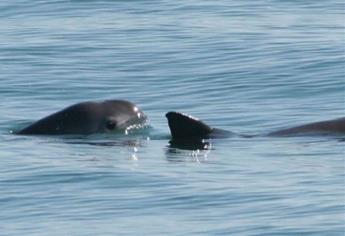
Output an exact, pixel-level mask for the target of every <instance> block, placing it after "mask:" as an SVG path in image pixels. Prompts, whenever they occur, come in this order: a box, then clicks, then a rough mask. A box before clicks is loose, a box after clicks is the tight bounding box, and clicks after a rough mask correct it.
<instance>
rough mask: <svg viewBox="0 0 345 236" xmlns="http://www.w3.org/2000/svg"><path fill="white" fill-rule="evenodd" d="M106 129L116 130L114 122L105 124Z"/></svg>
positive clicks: (110, 121)
mask: <svg viewBox="0 0 345 236" xmlns="http://www.w3.org/2000/svg"><path fill="white" fill-rule="evenodd" d="M106 127H107V129H109V130H114V129H115V128H116V121H112V120H109V121H107V124H106Z"/></svg>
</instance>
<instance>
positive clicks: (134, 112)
mask: <svg viewBox="0 0 345 236" xmlns="http://www.w3.org/2000/svg"><path fill="white" fill-rule="evenodd" d="M100 105H102V110H103V113H104V119H103V120H102V122H101V123H100V127H99V129H100V131H101V132H112V131H114V130H128V129H132V128H140V127H142V126H143V125H145V123H146V122H147V116H146V115H145V114H144V113H143V112H142V110H141V109H140V108H139V107H138V106H136V105H135V104H133V103H131V102H129V101H125V100H107V101H104V102H102V103H101V104H100Z"/></svg>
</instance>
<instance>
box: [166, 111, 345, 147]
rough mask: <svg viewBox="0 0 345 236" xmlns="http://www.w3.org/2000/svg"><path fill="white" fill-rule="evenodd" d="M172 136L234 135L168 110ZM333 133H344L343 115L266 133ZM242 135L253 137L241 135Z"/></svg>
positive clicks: (206, 136)
mask: <svg viewBox="0 0 345 236" xmlns="http://www.w3.org/2000/svg"><path fill="white" fill-rule="evenodd" d="M166 117H167V119H168V124H169V128H170V132H171V136H172V140H174V141H176V140H188V139H189V140H191V139H195V140H197V139H209V138H227V137H230V136H232V135H234V133H233V132H230V131H227V130H222V129H217V128H211V127H210V126H208V125H207V124H205V123H204V122H202V121H200V120H198V119H197V118H194V117H192V116H189V115H186V114H183V113H179V112H168V113H167V114H166ZM313 134H314V135H332V134H333V135H334V134H345V117H343V118H339V119H334V120H327V121H321V122H315V123H310V124H306V125H301V126H297V127H293V128H289V129H283V130H279V131H275V132H271V133H268V134H267V135H268V136H294V135H295V136H296V135H313ZM241 136H243V137H253V136H248V135H241Z"/></svg>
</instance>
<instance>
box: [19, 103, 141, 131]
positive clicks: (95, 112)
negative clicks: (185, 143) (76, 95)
mask: <svg viewBox="0 0 345 236" xmlns="http://www.w3.org/2000/svg"><path fill="white" fill-rule="evenodd" d="M146 120H147V117H146V115H145V114H144V113H143V112H142V111H141V110H140V109H139V108H138V107H137V106H136V105H135V104H133V103H131V102H129V101H125V100H107V101H103V102H82V103H77V104H75V105H72V106H70V107H67V108H65V109H63V110H61V111H58V112H56V113H54V114H52V115H49V116H47V117H44V118H42V119H40V120H38V121H37V122H35V123H33V124H32V125H29V126H28V127H26V128H24V129H22V130H20V131H19V132H18V133H17V134H40V135H44V134H47V135H64V134H84V135H85V134H94V133H107V132H113V131H116V130H124V129H127V128H129V127H132V126H135V125H137V126H139V125H144V124H145V122H146Z"/></svg>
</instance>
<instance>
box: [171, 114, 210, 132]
mask: <svg viewBox="0 0 345 236" xmlns="http://www.w3.org/2000/svg"><path fill="white" fill-rule="evenodd" d="M165 116H166V117H167V119H168V124H169V128H170V132H171V136H172V139H202V138H208V135H209V134H210V133H211V132H212V131H213V129H212V128H211V127H210V126H208V125H207V124H205V123H204V122H202V121H200V120H198V119H196V118H194V117H192V116H189V115H186V114H183V113H179V112H168V113H167V114H166V115H165Z"/></svg>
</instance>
